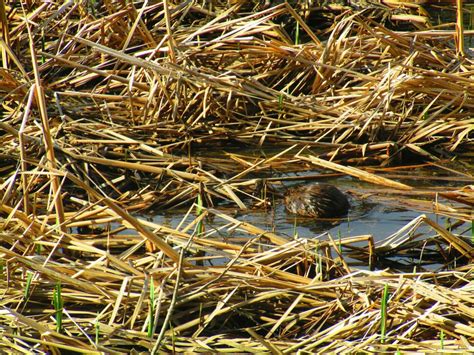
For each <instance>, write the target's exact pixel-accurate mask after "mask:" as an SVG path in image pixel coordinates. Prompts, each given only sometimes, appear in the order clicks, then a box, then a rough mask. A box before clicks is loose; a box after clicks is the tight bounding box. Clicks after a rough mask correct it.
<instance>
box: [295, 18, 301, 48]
mask: <svg viewBox="0 0 474 355" xmlns="http://www.w3.org/2000/svg"><path fill="white" fill-rule="evenodd" d="M295 44H296V45H298V44H300V23H299V22H296V32H295Z"/></svg>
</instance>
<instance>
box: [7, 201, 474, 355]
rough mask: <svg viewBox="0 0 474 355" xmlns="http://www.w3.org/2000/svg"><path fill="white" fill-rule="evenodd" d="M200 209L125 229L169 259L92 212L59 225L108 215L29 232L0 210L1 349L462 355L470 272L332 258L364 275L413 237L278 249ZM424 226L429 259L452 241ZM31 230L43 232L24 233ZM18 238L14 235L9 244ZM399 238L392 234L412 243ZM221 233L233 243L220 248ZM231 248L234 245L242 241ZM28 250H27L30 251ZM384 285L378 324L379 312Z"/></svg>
mask: <svg viewBox="0 0 474 355" xmlns="http://www.w3.org/2000/svg"><path fill="white" fill-rule="evenodd" d="M193 210H194V207H193ZM200 210H201V212H200V214H198V215H197V216H196V217H193V218H190V219H189V218H188V219H186V220H183V222H182V223H181V224H180V226H179V227H177V228H176V229H173V228H170V227H166V226H161V225H158V224H156V223H152V222H146V221H144V220H138V219H135V223H141V224H142V225H143V226H146V227H148V228H150V231H153V233H154V235H155V237H159V238H166V239H167V241H168V242H169V243H172V244H174V245H176V246H177V248H175V249H173V250H174V251H175V253H176V256H177V260H176V261H175V262H173V261H172V260H171V259H170V258H168V257H166V256H165V255H164V254H163V253H162V252H158V253H144V245H143V244H144V243H143V242H142V240H143V239H142V236H140V235H138V234H136V232H134V231H133V229H129V230H127V233H123V232H121V229H120V228H119V226H120V225H121V224H122V225H127V224H128V223H127V221H124V220H121V218H120V217H119V216H117V215H116V214H115V211H113V210H111V209H110V208H108V207H106V206H103V205H101V204H97V205H95V206H90V207H89V208H88V209H86V210H84V211H82V213H80V214H76V215H70V216H68V220H67V221H66V222H67V223H68V225H77V226H80V225H81V226H85V225H89V226H93V225H94V224H95V225H96V226H97V221H99V220H100V219H101V217H100V216H101V215H102V214H105V215H106V216H107V215H108V216H113V217H115V218H114V219H113V220H114V221H115V223H113V225H115V226H116V229H115V230H107V229H103V230H99V229H98V226H97V227H96V228H92V229H91V228H85V227H81V228H78V229H76V233H66V234H64V233H61V232H60V230H59V229H58V228H54V227H53V226H50V227H47V225H45V224H44V223H39V221H40V220H41V219H42V217H41V216H38V218H37V221H29V220H27V219H22V221H21V222H20V221H18V219H17V218H20V217H21V216H20V215H18V212H17V213H14V212H13V213H12V214H11V216H12V220H11V221H10V222H9V223H8V225H7V223H6V222H4V227H7V228H5V229H4V232H3V233H2V239H3V246H2V247H0V252H1V253H2V255H3V256H4V262H3V271H4V276H6V277H5V278H3V279H2V280H1V282H2V288H3V289H4V295H3V297H2V306H3V309H2V312H0V318H1V319H2V323H3V324H5V325H8V326H9V328H8V329H15V331H14V332H13V331H9V330H5V331H4V332H3V334H2V335H3V339H4V340H3V346H4V347H11V346H13V344H14V346H15V348H16V349H18V351H24V352H28V351H30V350H31V349H33V348H35V349H37V350H38V351H40V350H43V351H46V350H47V349H50V350H51V349H67V348H68V347H69V348H72V347H74V348H76V350H79V349H80V350H82V351H86V352H90V351H107V352H109V351H124V350H130V349H136V350H146V349H152V348H154V347H155V348H159V349H161V350H168V351H173V350H174V351H224V350H225V351H234V352H237V351H238V352H241V351H244V352H256V351H275V352H281V351H283V352H294V351H298V350H300V351H308V352H312V351H315V350H316V349H317V350H318V351H342V350H350V349H366V350H367V349H372V350H373V351H383V350H384V351H394V350H397V349H398V350H400V351H414V350H420V349H426V350H429V349H431V350H432V351H439V350H441V349H450V350H456V349H466V346H467V344H468V343H469V339H471V338H472V337H473V336H474V330H473V328H472V314H471V311H470V310H471V308H472V306H473V303H474V300H473V299H472V283H471V282H470V280H472V275H470V273H471V272H472V270H470V269H463V268H459V269H458V270H456V269H454V270H453V269H452V268H451V269H446V271H438V272H433V271H418V270H413V272H409V273H403V274H401V273H400V274H396V273H393V272H390V271H389V270H386V271H377V272H374V271H369V270H360V269H359V270H358V269H354V268H353V267H351V266H350V264H351V261H350V260H347V261H346V260H344V258H343V257H342V255H341V251H340V250H341V248H342V249H345V248H350V249H351V253H352V257H353V258H354V259H355V258H359V259H360V260H363V259H364V258H365V260H366V262H367V263H366V265H367V264H372V266H375V264H376V263H378V260H377V258H378V257H382V256H383V255H384V253H386V251H387V245H389V244H393V243H396V244H397V245H396V247H391V249H390V250H392V251H393V252H396V251H397V250H398V251H400V250H401V249H402V247H403V243H407V246H408V247H410V249H411V250H416V248H414V245H413V243H414V238H413V237H411V238H408V237H406V239H407V240H406V241H403V239H402V237H401V236H402V234H403V233H402V232H403V231H401V232H400V233H399V235H400V237H399V238H398V239H397V240H395V239H394V237H390V238H389V239H388V240H387V241H386V242H384V243H383V244H382V245H380V246H377V245H375V246H374V243H373V241H372V240H371V238H370V237H368V236H360V237H357V238H356V237H353V238H350V239H347V240H346V239H342V240H334V239H333V238H330V239H329V241H327V242H324V241H319V240H318V238H316V239H302V238H293V239H292V240H289V239H288V238H287V237H283V236H277V235H273V234H271V233H266V232H264V231H262V230H260V229H259V228H257V227H255V226H252V225H249V224H245V223H242V222H240V221H238V220H235V219H234V218H232V217H230V216H228V215H225V214H223V213H222V212H218V211H214V210H206V209H204V210H202V208H201V209H200ZM94 211H96V214H94V213H93V212H94ZM190 212H192V211H190ZM210 216H213V218H214V219H216V218H218V219H223V220H224V221H227V222H226V223H224V224H222V227H219V228H218V229H211V228H209V226H208V225H207V223H204V226H203V224H202V222H203V221H205V220H206V219H207V218H209V217H210ZM425 221H428V220H426V219H425ZM109 222H110V220H109ZM420 222H423V220H418V221H414V222H413V223H412V225H417V226H419V224H420ZM428 222H429V225H431V226H432V227H434V228H435V230H436V231H437V232H438V233H439V234H438V237H437V236H433V237H430V238H431V239H432V240H431V241H430V242H429V243H428V244H427V243H426V241H423V240H420V243H419V245H420V247H423V250H422V251H421V252H420V254H419V256H420V257H422V256H423V255H424V254H427V255H429V254H430V253H431V249H432V246H431V245H433V246H435V247H436V246H438V250H445V251H446V255H449V253H448V252H447V251H448V249H447V248H446V247H445V246H443V244H446V238H447V235H452V234H451V233H450V232H447V231H443V230H442V228H440V227H439V226H437V225H436V224H435V223H434V222H432V221H428ZM41 224H42V225H43V229H42V231H41V232H40V231H39V230H38V232H35V231H37V228H40V225H41ZM214 224H215V223H212V224H210V225H214ZM15 225H17V226H18V227H16V228H13V226H15ZM8 226H10V227H9V228H8ZM28 227H29V228H28ZM18 228H20V229H21V230H23V231H24V235H23V237H22V238H18V236H19V234H18ZM410 228H413V227H411V226H407V228H406V230H405V232H406V233H405V234H406V235H412V236H413V235H414V234H415V233H414V231H413V230H409V229H410ZM15 229H17V230H15ZM35 233H38V234H37V235H35ZM224 234H227V235H229V234H231V235H233V238H232V239H230V238H227V239H226V240H225V241H223V240H222V238H221V235H224ZM242 238H243V240H247V241H246V242H245V243H242V244H241V243H239V242H238V240H240V239H242ZM418 238H419V236H418ZM233 240H235V242H233ZM443 240H444V242H443ZM269 241H272V242H273V243H269ZM453 242H454V243H455V244H452V245H454V247H455V249H456V250H457V251H459V252H458V253H456V252H454V250H453V251H451V260H450V262H453V261H454V260H455V259H453V257H455V258H457V259H458V261H457V262H458V263H461V262H462V259H464V260H465V259H466V258H472V248H471V249H470V250H468V251H466V250H464V249H463V248H466V247H467V244H462V242H461V241H460V240H458V239H455V240H454V241H453ZM361 243H362V244H365V245H366V247H361V246H360V245H361ZM28 248H34V249H35V251H36V252H35V253H34V254H32V253H29V252H27V250H28ZM439 248H441V249H439ZM420 249H421V248H420ZM469 253H471V254H469ZM412 257H415V256H414V255H413V256H412ZM422 268H423V265H420V266H419V270H420V269H422ZM448 270H449V271H448ZM58 284H59V285H60V286H59V287H60V289H61V292H60V295H61V300H62V301H61V304H62V305H63V307H62V308H61V312H60V313H61V324H62V325H61V327H60V328H57V324H58V318H57V317H58V311H57V309H55V308H54V307H53V305H52V304H51V299H52V297H53V293H57V292H58V291H57V289H58ZM152 285H153V286H152ZM385 288H386V289H387V292H388V299H387V300H386V301H385V302H384V306H383V307H386V314H384V313H383V312H382V310H381V309H382V303H383V302H382V300H383V298H382V294H383V292H384V289H385ZM382 325H383V326H382ZM382 329H383V331H382Z"/></svg>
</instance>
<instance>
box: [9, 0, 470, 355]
mask: <svg viewBox="0 0 474 355" xmlns="http://www.w3.org/2000/svg"><path fill="white" fill-rule="evenodd" d="M206 4H207V5H209V6H203V5H199V4H195V3H194V2H189V3H182V4H178V5H175V4H172V3H171V2H168V1H163V2H159V3H155V4H148V3H135V4H131V3H130V4H128V5H125V4H124V5H123V6H122V7H120V8H119V7H118V6H119V5H118V4H114V3H110V2H104V3H102V4H93V3H89V2H80V3H74V2H66V3H64V4H59V3H54V2H49V3H44V4H34V3H32V4H24V6H30V7H25V8H21V7H17V8H15V7H14V6H20V5H18V4H17V3H15V4H11V5H8V4H7V5H6V7H5V14H6V15H5V16H6V17H8V21H6V18H5V17H3V16H2V17H1V21H2V24H3V26H2V28H4V33H7V34H6V35H5V36H6V38H5V40H4V42H2V43H1V46H2V51H3V52H2V54H3V55H4V58H8V59H7V60H3V64H4V67H5V68H3V69H1V70H0V75H1V78H2V80H1V81H0V90H1V92H2V97H1V99H2V105H3V109H4V112H5V113H4V117H3V119H2V122H0V129H1V136H0V142H1V147H0V154H1V158H2V159H1V161H0V164H1V165H0V172H1V179H2V180H1V181H0V182H1V185H0V191H1V194H0V195H1V200H0V212H1V217H2V219H1V220H0V236H1V237H0V238H1V239H0V240H1V245H0V255H1V257H2V259H1V264H0V265H1V271H2V272H1V277H0V283H1V289H2V290H4V291H3V295H2V297H1V301H0V302H1V304H2V307H3V308H2V309H1V311H0V319H1V324H2V327H0V328H1V329H2V341H1V343H0V345H1V346H2V347H3V349H4V350H11V349H14V350H15V351H17V352H25V353H31V351H37V352H41V351H43V352H55V351H57V350H58V349H64V350H69V349H71V350H75V351H83V352H87V353H91V352H93V351H102V352H107V353H111V352H114V351H117V352H120V351H131V350H132V349H136V350H137V351H145V350H151V349H155V350H158V349H159V350H162V351H202V352H204V351H206V352H207V351H229V352H259V351H262V352H263V351H270V352H275V353H278V352H295V351H307V352H313V351H321V352H324V351H334V352H336V351H337V352H339V351H344V350H355V351H357V350H361V351H397V350H400V351H417V350H418V351H419V350H420V349H423V350H427V351H429V350H431V351H440V350H442V349H448V350H450V351H452V350H458V349H464V350H465V349H471V348H472V346H471V345H470V343H472V338H473V335H474V331H473V315H472V311H471V309H472V305H473V304H472V303H473V300H472V296H471V294H472V275H471V273H472V267H471V266H472V263H471V260H472V247H471V245H472V244H470V242H469V240H464V239H461V237H462V236H459V235H457V234H453V232H452V231H449V229H447V228H443V227H440V226H439V225H437V224H436V223H434V222H433V221H431V220H429V219H427V218H425V217H420V219H419V220H418V219H417V220H415V221H414V222H412V224H409V225H408V226H407V227H406V229H403V230H400V231H399V232H398V233H397V234H394V235H393V236H391V238H389V239H387V240H386V241H384V243H381V244H375V243H374V242H373V236H371V235H366V236H355V237H352V238H347V239H342V240H335V239H334V238H331V236H324V238H321V239H324V240H326V239H327V241H320V240H319V239H318V238H314V239H313V238H312V237H313V236H309V237H310V238H309V239H306V238H298V237H295V238H289V237H287V236H281V235H278V234H275V233H270V232H268V231H266V230H262V229H261V228H259V227H257V226H253V225H251V224H249V223H246V222H243V221H240V220H239V219H238V218H236V217H235V216H232V215H230V213H225V212H223V210H220V209H217V208H218V207H219V203H220V202H221V201H226V202H227V203H231V204H232V205H233V206H237V207H238V208H239V209H242V210H244V209H247V208H249V207H250V206H252V205H268V200H269V197H268V196H265V195H263V196H261V195H259V194H258V193H256V192H255V185H257V182H259V181H261V180H259V179H257V178H259V177H262V176H263V177H269V176H270V177H273V175H274V173H275V172H287V171H290V170H293V171H296V170H305V169H312V168H314V166H318V167H322V168H325V169H330V170H333V171H337V172H338V173H340V174H348V175H351V176H354V177H356V178H358V179H361V180H364V181H366V182H367V183H371V184H378V185H380V186H383V187H385V188H387V187H390V188H391V189H396V191H397V193H398V194H399V195H398V196H401V194H400V190H402V191H404V192H403V194H404V196H407V195H408V194H410V193H412V194H413V189H412V188H411V186H410V185H409V184H408V183H402V182H399V181H394V180H393V179H391V178H390V176H388V175H387V174H386V171H377V174H375V173H373V172H371V171H369V170H368V169H363V168H360V167H359V168H355V167H352V168H351V167H347V165H356V164H368V163H370V164H374V165H377V166H378V165H382V166H386V165H390V164H392V163H394V162H397V160H398V159H400V158H401V159H403V158H405V157H406V156H409V157H412V156H416V157H422V158H423V159H428V160H437V159H439V158H440V157H444V156H449V155H450V154H454V152H456V151H457V150H458V149H459V148H460V147H466V146H468V145H469V144H470V138H469V135H470V131H471V129H472V127H471V126H472V118H471V115H470V109H471V108H472V105H473V102H472V94H471V92H472V86H473V83H472V80H471V79H470V78H469V73H470V72H471V71H472V62H471V61H470V60H469V59H468V58H459V57H458V56H457V55H456V52H455V50H454V49H453V48H452V47H451V46H450V44H449V36H450V35H447V34H445V33H434V32H431V31H421V30H420V31H419V32H396V31H393V30H390V29H388V28H387V27H385V26H383V25H382V24H381V23H380V22H379V21H378V20H380V19H382V18H387V17H386V16H385V15H388V16H390V13H389V12H386V11H385V10H384V9H382V8H381V7H378V8H377V9H376V10H374V11H361V12H354V11H351V9H349V8H342V7H337V6H333V7H327V8H324V9H323V8H317V9H314V8H313V9H309V8H306V9H305V8H303V7H301V8H297V9H296V10H294V9H293V8H292V7H290V6H289V5H287V4H281V5H277V6H275V7H271V8H265V6H262V7H257V8H255V10H256V11H254V12H252V11H250V10H251V9H252V6H251V5H252V2H238V3H237V4H235V5H233V6H231V7H225V6H222V7H219V6H214V5H216V4H214V3H213V4H212V5H213V6H211V5H210V3H206ZM0 6H2V7H3V6H4V4H3V3H2V4H1V5H0ZM36 6H40V7H36ZM257 10H258V11H257ZM381 11H382V12H381ZM314 15H327V17H326V18H327V19H331V18H335V16H338V17H337V21H335V22H334V24H329V22H327V23H328V26H319V27H315V26H313V27H311V26H309V25H307V23H308V24H311V21H310V19H311V16H314ZM397 15H399V14H397ZM398 18H401V17H400V16H399V17H398ZM420 23H421V22H420ZM244 143H245V144H252V145H254V146H257V147H263V146H265V145H266V144H279V145H289V146H290V147H289V148H287V149H284V148H281V149H279V150H278V151H276V152H275V151H273V152H272V153H271V154H270V155H269V156H267V155H265V154H264V153H265V151H264V150H262V154H254V155H246V154H243V153H242V152H240V151H238V152H237V153H232V152H230V153H228V154H226V155H225V156H220V155H218V156H216V155H212V154H202V155H203V156H201V155H198V154H196V151H197V149H200V151H201V152H202V150H204V149H206V148H207V149H208V150H212V151H215V150H217V149H216V148H218V147H219V148H220V147H225V148H227V147H234V148H235V147H237V149H239V148H240V147H241V146H240V144H244ZM318 149H320V150H319V151H318ZM329 161H331V162H329ZM384 174H385V175H387V176H384V177H382V176H381V175H384ZM273 178H274V177H273ZM278 179H280V178H279V177H277V178H276V180H278ZM466 179H469V176H466ZM465 181H468V180H465ZM368 193H373V192H370V191H368ZM429 193H430V192H424V194H420V196H421V197H422V198H425V199H426V197H427V196H428V197H431V198H432V195H430V194H429ZM440 195H441V193H440ZM442 197H444V198H448V199H451V200H454V201H456V202H459V203H462V204H463V205H465V206H472V201H473V200H472V199H473V194H472V190H470V189H469V188H464V189H457V190H456V189H453V191H447V192H446V191H443V195H442ZM198 199H200V201H201V202H198V204H199V206H198V208H194V207H195V206H193V207H192V208H191V209H190V210H189V214H187V217H186V218H183V222H182V223H181V224H180V225H179V226H169V225H160V224H157V223H154V222H150V221H148V220H146V219H144V218H137V216H136V215H134V214H133V213H134V212H136V211H143V210H149V209H150V208H160V209H165V208H176V207H178V206H189V205H191V204H192V203H194V202H195V201H197V200H198ZM412 203H413V204H414V205H415V206H416V207H418V208H419V209H421V210H425V209H426V206H424V205H423V206H422V203H421V202H420V200H417V201H415V202H412ZM203 205H204V206H207V207H208V208H205V207H204V206H203ZM215 206H217V207H215ZM420 206H421V207H420ZM212 207H215V208H214V209H213V208H212ZM434 208H436V209H437V210H438V211H440V212H443V213H444V214H448V215H450V216H456V218H459V219H460V220H464V221H470V219H471V217H472V216H471V213H470V210H466V209H461V208H459V207H458V206H455V207H450V206H445V205H442V204H441V203H438V204H436V205H435V207H434ZM213 219H214V220H216V219H218V220H220V221H222V224H220V225H219V227H216V226H215V225H214V224H213V223H210V222H209V223H205V222H206V221H212V220H213ZM423 223H424V224H426V225H429V226H430V228H432V229H431V230H432V231H434V233H435V234H434V235H429V236H428V237H425V235H421V234H420V233H419V231H418V229H417V228H418V227H419V225H420V224H423ZM432 233H433V232H432ZM464 234H466V233H463V235H464ZM436 252H438V253H439V254H442V257H441V258H433V256H434V255H435V254H436ZM406 253H411V254H409V255H408V256H409V257H410V258H412V259H414V258H418V260H421V261H419V262H418V263H415V267H414V268H413V270H412V272H409V273H397V272H396V271H398V270H400V269H403V268H405V269H406V267H407V266H406V265H405V264H404V263H401V264H403V265H399V264H395V265H389V266H390V267H391V268H390V269H386V270H384V271H370V270H371V269H375V268H376V267H381V266H385V265H387V264H384V262H387V260H389V259H390V257H391V256H393V255H395V256H397V257H399V255H404V254H406ZM344 255H345V256H344ZM347 256H350V258H348V257H347ZM425 257H427V263H428V262H429V263H436V264H437V268H438V270H437V271H438V272H434V271H433V269H430V268H428V265H427V263H426V264H425V263H424V260H425ZM399 260H400V259H397V261H399ZM361 264H362V265H363V266H365V268H362V269H360V266H361ZM413 265H414V264H413V263H408V266H413ZM355 266H358V267H359V269H357V268H355Z"/></svg>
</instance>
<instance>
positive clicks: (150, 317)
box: [147, 278, 155, 338]
mask: <svg viewBox="0 0 474 355" xmlns="http://www.w3.org/2000/svg"><path fill="white" fill-rule="evenodd" d="M148 312H149V313H148V333H147V335H148V338H151V337H153V329H154V328H155V283H154V282H153V278H151V279H150V307H149V311H148Z"/></svg>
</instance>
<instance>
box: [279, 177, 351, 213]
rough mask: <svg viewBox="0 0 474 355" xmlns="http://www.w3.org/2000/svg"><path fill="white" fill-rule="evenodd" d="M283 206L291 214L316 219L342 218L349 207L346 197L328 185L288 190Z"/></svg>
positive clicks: (305, 186)
mask: <svg viewBox="0 0 474 355" xmlns="http://www.w3.org/2000/svg"><path fill="white" fill-rule="evenodd" d="M285 206H286V209H287V210H288V211H289V212H291V213H294V214H298V215H300V216H307V217H317V218H333V217H340V216H344V215H345V214H347V212H348V210H349V207H350V205H349V201H348V200H347V197H346V195H344V194H343V193H342V192H341V191H340V190H339V189H338V188H337V187H335V186H333V185H328V184H311V185H301V186H296V187H292V188H289V189H288V190H287V191H286V193H285Z"/></svg>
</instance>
